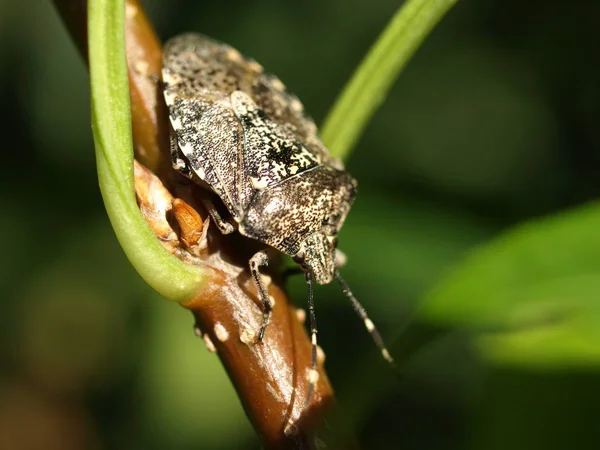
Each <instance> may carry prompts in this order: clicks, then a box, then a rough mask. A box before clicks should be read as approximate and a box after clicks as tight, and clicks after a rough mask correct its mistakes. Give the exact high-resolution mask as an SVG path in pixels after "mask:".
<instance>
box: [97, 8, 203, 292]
mask: <svg viewBox="0 0 600 450" xmlns="http://www.w3.org/2000/svg"><path fill="white" fill-rule="evenodd" d="M124 20H125V5H124V0H90V1H89V3H88V40H89V42H88V45H89V64H90V86H91V103H92V129H93V133H94V143H95V147H96V161H97V164H98V179H99V183H100V190H101V192H102V198H103V199H104V204H105V206H106V211H107V212H108V216H109V218H110V221H111V224H112V226H113V228H114V230H115V233H116V235H117V238H118V239H119V242H120V244H121V246H122V247H123V250H124V251H125V253H126V254H127V257H128V258H129V260H130V261H131V263H132V264H133V266H134V267H135V269H136V270H137V271H138V272H139V274H140V275H141V276H142V278H144V280H145V281H146V282H147V283H148V284H149V285H150V286H151V287H152V288H153V289H155V290H156V291H157V292H159V293H160V294H161V295H163V296H164V297H166V298H168V299H170V300H175V301H179V302H181V301H185V300H189V299H191V298H193V297H194V296H195V295H196V294H197V293H198V291H199V290H200V289H201V288H202V286H203V281H204V276H203V270H202V268H201V267H197V266H192V265H188V264H184V263H182V262H181V261H179V260H178V259H177V258H175V257H174V256H172V255H171V254H169V253H168V252H167V251H166V250H165V249H164V248H163V247H162V245H161V244H160V243H159V242H158V240H157V239H156V237H155V236H154V234H153V233H152V231H151V230H150V228H149V227H148V225H147V224H146V222H145V220H144V218H143V217H142V214H141V213H140V210H139V208H138V206H137V202H136V198H135V192H134V179H133V144H132V138H131V113H130V105H129V84H128V83H129V82H128V78H127V64H126V58H125V34H124V23H125V22H124Z"/></svg>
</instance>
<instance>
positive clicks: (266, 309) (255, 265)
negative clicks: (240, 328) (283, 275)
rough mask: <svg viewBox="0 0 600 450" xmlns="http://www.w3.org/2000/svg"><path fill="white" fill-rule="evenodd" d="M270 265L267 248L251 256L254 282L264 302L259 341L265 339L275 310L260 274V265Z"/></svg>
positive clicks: (251, 271)
mask: <svg viewBox="0 0 600 450" xmlns="http://www.w3.org/2000/svg"><path fill="white" fill-rule="evenodd" d="M267 265H269V256H268V255H267V252H266V250H261V251H260V252H257V253H256V254H255V255H254V256H253V257H252V258H250V273H251V274H252V277H253V278H254V283H255V284H256V287H257V289H258V295H259V297H260V300H261V301H262V304H263V320H262V325H261V326H260V330H259V331H258V336H257V338H256V340H257V342H260V341H262V340H263V338H264V336H265V330H266V329H267V325H268V324H269V320H270V319H271V311H272V310H273V303H272V302H271V298H270V297H269V292H268V291H267V288H266V287H265V284H264V283H263V280H262V277H261V276H260V270H259V268H260V267H266V266H267Z"/></svg>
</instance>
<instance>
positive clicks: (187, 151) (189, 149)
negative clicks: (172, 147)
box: [179, 142, 194, 156]
mask: <svg viewBox="0 0 600 450" xmlns="http://www.w3.org/2000/svg"><path fill="white" fill-rule="evenodd" d="M179 148H180V150H181V152H182V153H183V154H184V155H186V156H187V155H192V154H193V153H194V146H193V145H192V144H191V143H189V142H186V143H185V144H183V145H180V146H179Z"/></svg>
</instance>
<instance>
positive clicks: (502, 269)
mask: <svg viewBox="0 0 600 450" xmlns="http://www.w3.org/2000/svg"><path fill="white" fill-rule="evenodd" d="M598 230H600V204H598V203H592V204H590V205H587V206H584V207H580V208H578V209H574V210H571V211H569V212H566V213H562V214H558V215H556V216H553V217H549V218H546V219H541V220H537V221H532V222H530V223H527V224H524V225H522V226H519V227H517V228H515V229H513V230H510V231H508V232H507V233H505V234H503V235H502V236H500V237H499V238H497V239H495V240H493V241H492V242H491V243H489V244H487V245H485V246H483V247H481V248H479V249H478V250H476V251H475V252H474V253H473V254H472V255H471V256H470V257H469V258H468V260H467V261H465V262H464V263H463V264H462V265H461V266H459V267H458V268H456V270H454V271H453V272H452V273H451V274H450V275H449V276H448V277H447V278H446V279H445V280H444V281H443V282H442V283H440V284H439V285H438V286H437V287H436V288H435V289H434V290H432V291H431V292H430V293H429V295H428V296H427V297H426V301H425V302H424V304H423V307H422V310H421V314H422V315H423V316H424V317H425V318H428V319H429V320H432V321H435V322H438V323H440V322H441V323H446V324H453V325H466V326H467V327H472V328H473V329H474V330H475V331H477V332H478V333H477V334H476V345H477V346H478V348H479V349H480V350H481V351H482V353H483V355H484V356H486V357H489V358H491V359H492V360H494V361H498V362H506V363H511V364H519V365H531V366H543V367H564V366H571V365H576V366H588V365H591V366H598V365H600V345H598V342H600V240H599V239H598Z"/></svg>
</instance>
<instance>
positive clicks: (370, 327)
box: [365, 317, 375, 333]
mask: <svg viewBox="0 0 600 450" xmlns="http://www.w3.org/2000/svg"><path fill="white" fill-rule="evenodd" d="M365 327H367V330H368V331H369V333H372V332H373V330H374V329H375V325H374V324H373V321H372V320H371V319H369V318H368V317H367V318H366V319H365Z"/></svg>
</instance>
